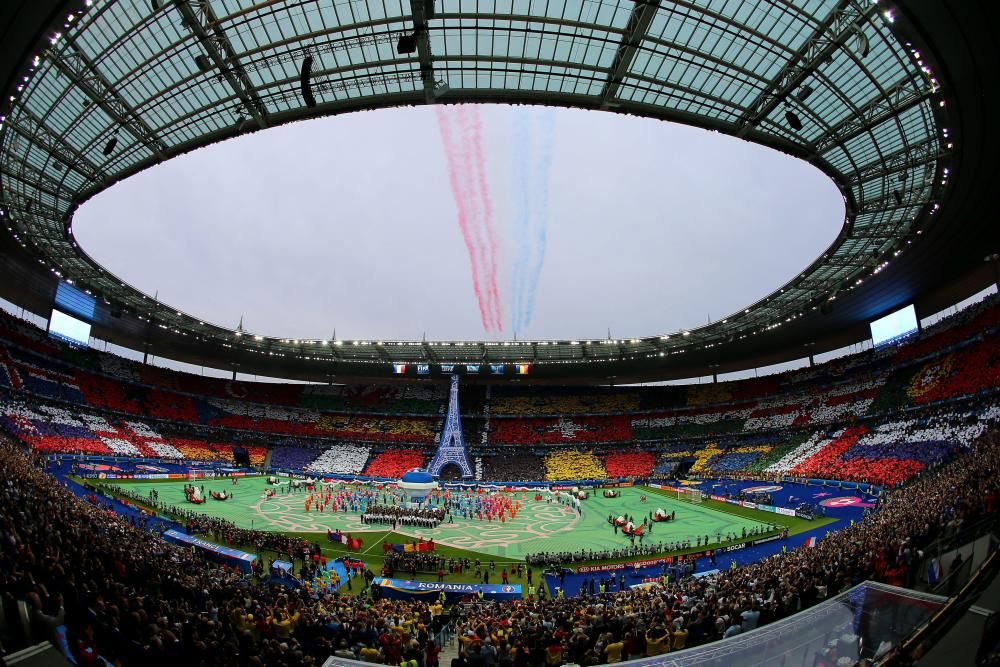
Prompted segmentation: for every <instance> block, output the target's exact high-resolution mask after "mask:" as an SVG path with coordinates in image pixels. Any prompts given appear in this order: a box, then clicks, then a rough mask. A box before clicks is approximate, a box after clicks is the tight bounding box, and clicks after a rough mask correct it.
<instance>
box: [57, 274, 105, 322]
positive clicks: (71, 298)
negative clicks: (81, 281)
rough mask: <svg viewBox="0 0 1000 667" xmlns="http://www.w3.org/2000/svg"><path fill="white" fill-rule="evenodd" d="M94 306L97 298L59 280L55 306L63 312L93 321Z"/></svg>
mask: <svg viewBox="0 0 1000 667" xmlns="http://www.w3.org/2000/svg"><path fill="white" fill-rule="evenodd" d="M96 306H97V299H95V298H94V297H92V296H91V295H89V294H87V293H86V292H84V291H83V290H79V289H77V288H75V287H73V286H72V285H70V284H69V283H65V282H61V283H59V285H58V286H57V287H56V308H59V309H61V310H62V311H63V312H64V313H69V314H71V315H76V316H77V317H82V318H83V319H85V320H87V321H88V322H93V321H94V309H95V307H96Z"/></svg>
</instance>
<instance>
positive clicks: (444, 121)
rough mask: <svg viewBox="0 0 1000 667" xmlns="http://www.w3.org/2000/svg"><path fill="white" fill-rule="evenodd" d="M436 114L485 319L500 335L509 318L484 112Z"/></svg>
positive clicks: (439, 109)
mask: <svg viewBox="0 0 1000 667" xmlns="http://www.w3.org/2000/svg"><path fill="white" fill-rule="evenodd" d="M436 115H437V120H438V127H439V128H440V131H441V138H442V141H443V144H444V149H445V156H446V159H447V162H448V178H449V181H450V183H451V189H452V194H453V196H454V198H455V205H456V207H457V209H458V226H459V228H460V229H461V231H462V237H463V239H464V240H465V247H466V250H467V251H468V253H469V262H470V264H471V267H472V285H473V291H474V292H475V294H476V300H477V301H478V303H479V315H480V318H481V320H482V323H483V328H484V329H485V330H486V331H487V332H491V331H497V332H499V331H502V330H503V319H502V318H503V315H502V308H501V304H500V298H499V293H498V290H497V261H496V237H495V234H494V232H493V206H492V201H491V199H490V194H489V185H488V183H487V180H486V166H485V155H484V152H483V147H482V121H481V118H480V114H479V109H478V108H477V107H474V106H461V107H457V108H455V109H448V108H444V107H437V109H436Z"/></svg>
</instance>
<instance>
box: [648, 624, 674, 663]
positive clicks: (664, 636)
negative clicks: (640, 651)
mask: <svg viewBox="0 0 1000 667" xmlns="http://www.w3.org/2000/svg"><path fill="white" fill-rule="evenodd" d="M668 650H670V635H669V634H668V633H667V631H666V629H665V628H664V627H663V626H662V625H657V626H655V627H652V628H650V629H649V630H647V631H646V655H647V656H649V657H653V656H654V655H661V654H663V653H666V652H667V651H668Z"/></svg>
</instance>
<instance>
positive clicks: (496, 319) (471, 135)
mask: <svg viewBox="0 0 1000 667" xmlns="http://www.w3.org/2000/svg"><path fill="white" fill-rule="evenodd" d="M461 113H462V114H463V115H464V117H465V118H464V120H465V124H466V127H467V128H468V135H467V138H468V146H469V150H470V153H471V158H472V167H473V168H474V170H475V171H474V173H471V174H470V177H473V178H474V179H475V180H474V182H475V183H476V185H478V190H479V192H478V194H479V201H480V204H481V207H482V208H481V210H482V220H481V225H482V226H481V236H482V239H483V241H484V243H483V244H482V246H481V248H482V251H483V273H484V276H483V280H484V282H485V283H486V285H485V288H486V293H487V297H488V301H489V305H490V307H489V309H488V310H489V311H490V312H491V313H492V314H493V324H494V326H496V330H497V331H498V332H499V331H503V306H502V302H501V301H500V293H499V290H498V289H497V242H496V235H495V234H494V232H493V203H492V201H491V200H490V190H489V184H488V183H487V181H486V158H485V157H484V153H483V137H482V135H483V123H482V117H481V115H480V113H479V107H477V106H472V105H470V106H465V107H462V109H461Z"/></svg>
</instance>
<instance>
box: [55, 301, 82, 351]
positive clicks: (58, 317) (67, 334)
mask: <svg viewBox="0 0 1000 667" xmlns="http://www.w3.org/2000/svg"><path fill="white" fill-rule="evenodd" d="M49 335H50V336H52V337H54V338H60V339H62V340H64V341H66V342H68V343H70V344H72V345H83V346H84V347H86V346H87V345H89V344H90V324H89V323H87V322H84V321H82V320H78V319H76V318H75V317H73V316H71V315H67V314H66V313H64V312H61V311H58V310H53V311H52V316H51V317H50V318H49Z"/></svg>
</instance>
